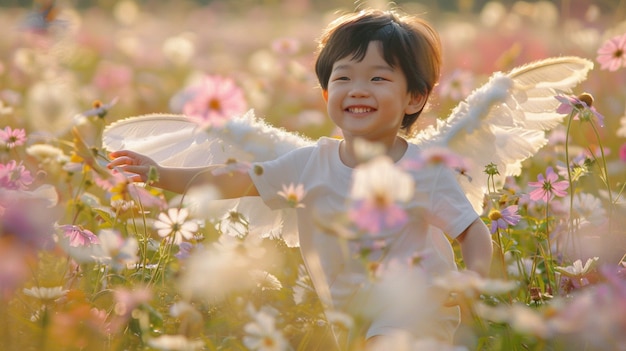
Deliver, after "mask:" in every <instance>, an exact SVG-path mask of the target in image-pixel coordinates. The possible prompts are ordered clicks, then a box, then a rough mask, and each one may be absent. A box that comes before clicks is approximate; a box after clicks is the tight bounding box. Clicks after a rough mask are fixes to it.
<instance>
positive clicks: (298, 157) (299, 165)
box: [249, 147, 310, 210]
mask: <svg viewBox="0 0 626 351" xmlns="http://www.w3.org/2000/svg"><path fill="white" fill-rule="evenodd" d="M309 149H310V147H304V148H300V149H296V150H293V151H291V152H288V153H287V154H285V155H283V156H281V157H279V158H277V159H274V160H271V161H265V162H258V163H253V167H252V168H251V169H250V171H249V174H250V178H252V182H253V183H254V185H255V187H256V188H257V191H258V192H259V195H260V197H261V199H262V200H263V202H265V204H266V205H267V206H268V207H269V208H271V209H273V210H276V209H280V208H285V207H286V206H287V202H286V201H285V199H284V198H282V197H281V196H280V195H278V192H279V191H281V190H282V189H283V186H288V185H289V184H292V183H293V184H297V183H299V180H300V178H301V172H302V170H303V169H304V165H305V163H306V161H307V160H308V156H309V154H310V150H309Z"/></svg>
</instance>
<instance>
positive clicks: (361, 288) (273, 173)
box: [110, 10, 492, 345]
mask: <svg viewBox="0 0 626 351" xmlns="http://www.w3.org/2000/svg"><path fill="white" fill-rule="evenodd" d="M440 64H441V54H440V43H439V38H438V36H437V34H436V33H435V31H434V30H433V29H432V28H431V27H430V26H429V25H428V24H427V23H425V22H424V21H422V20H420V19H418V18H415V17H410V16H399V15H397V14H395V13H392V12H384V11H377V10H368V11H361V12H359V13H354V14H349V15H345V16H343V17H341V18H339V19H338V20H336V21H334V22H333V23H331V24H330V25H329V27H328V28H327V30H326V31H325V32H324V33H323V35H322V37H321V39H320V45H319V55H318V58H317V62H316V67H315V69H316V73H317V76H318V79H319V82H320V85H321V88H322V94H323V97H324V99H325V101H326V102H327V110H328V115H329V116H330V118H331V119H332V120H333V122H334V123H335V124H336V125H337V126H338V128H340V129H341V131H342V134H343V137H344V139H343V140H338V139H330V138H321V139H320V140H319V141H318V142H317V144H316V145H313V146H308V147H303V148H300V149H297V150H294V151H293V152H290V153H288V154H286V155H284V156H282V157H280V158H278V159H276V160H272V161H268V162H263V163H259V164H258V166H259V167H260V168H261V169H262V170H263V171H262V172H256V173H255V172H254V171H250V172H249V173H238V172H234V173H231V174H217V175H213V174H212V172H211V171H210V170H211V169H212V168H215V167H219V166H210V167H207V168H193V169H176V168H164V167H161V166H159V165H157V164H156V163H155V162H154V161H152V160H151V159H149V158H147V157H145V156H143V155H139V154H137V153H134V152H131V151H118V152H114V153H112V154H111V157H112V158H113V160H112V161H111V164H110V166H111V167H121V168H122V169H123V170H124V171H125V172H129V173H131V174H133V175H132V176H131V179H133V180H136V181H145V180H146V178H147V174H148V171H149V169H150V167H156V169H157V171H158V173H159V181H158V184H156V185H157V186H159V187H162V188H164V189H168V190H172V191H177V192H183V191H185V189H186V188H187V187H188V185H189V183H192V184H206V183H210V184H213V185H215V186H217V187H218V188H219V189H221V191H222V195H223V196H224V197H225V198H233V197H242V196H260V197H261V198H262V199H263V201H264V202H265V203H266V204H267V205H268V206H269V207H270V208H280V207H285V206H287V203H286V201H285V199H284V198H283V197H282V196H280V195H279V194H278V193H279V192H280V191H281V190H282V189H283V186H284V185H286V184H302V185H303V186H304V190H305V192H306V196H304V198H303V199H302V204H303V205H304V206H303V207H300V208H298V209H297V212H298V230H299V237H300V246H301V252H302V255H303V259H304V262H305V264H306V267H307V269H308V271H309V274H310V275H311V278H312V281H313V284H314V287H315V289H316V291H317V292H318V294H319V296H320V298H321V299H322V301H323V302H324V303H325V304H326V307H327V308H329V309H334V310H338V311H343V312H346V313H349V314H350V315H352V316H355V317H357V318H359V320H363V321H364V322H363V326H364V328H363V330H362V331H359V332H357V334H359V333H362V335H357V337H361V336H362V337H365V338H366V339H367V340H368V344H370V345H372V344H374V343H380V342H381V341H385V338H386V337H391V335H393V334H394V333H395V332H396V331H401V332H406V333H410V334H411V335H413V336H414V337H415V338H436V339H439V340H443V341H451V340H452V337H453V334H454V331H455V328H456V326H457V324H458V309H457V308H456V307H454V308H451V307H444V306H443V304H444V302H443V301H444V300H445V298H446V297H445V296H437V294H436V292H435V291H434V290H433V289H427V290H424V291H426V293H424V291H421V292H419V293H418V291H413V290H411V291H400V292H398V291H396V292H395V295H394V292H393V290H394V285H391V287H389V286H387V287H381V285H380V284H379V283H380V282H382V281H385V283H388V282H390V281H391V282H393V284H395V283H400V284H401V285H397V286H398V287H401V286H407V285H406V284H404V285H402V284H403V283H406V282H407V281H408V282H410V281H411V279H417V280H419V279H423V277H424V276H426V277H428V278H427V279H425V280H424V281H418V282H417V283H418V284H420V287H428V286H429V284H430V282H431V278H432V276H436V275H441V274H445V273H446V272H448V271H450V270H453V269H455V264H454V259H453V256H452V250H451V246H450V244H449V242H448V241H447V240H446V238H445V237H444V235H443V232H445V233H446V234H447V235H448V236H449V237H450V238H454V239H456V240H458V242H459V244H460V247H461V251H462V254H463V259H464V262H465V265H466V267H467V268H468V269H469V270H473V271H475V272H477V273H479V274H481V275H483V276H485V275H487V274H488V270H489V266H490V261H491V254H492V246H491V237H490V235H489V231H488V229H487V228H486V226H485V225H484V224H483V222H482V221H481V220H480V218H479V217H478V215H477V214H476V213H475V211H474V210H473V209H472V206H471V205H470V203H469V202H468V200H467V199H466V197H465V195H464V193H463V192H462V190H461V189H460V187H459V185H458V184H457V182H456V179H455V175H454V174H453V172H452V171H450V170H449V169H446V168H445V167H444V166H432V167H425V168H423V169H420V170H419V171H412V172H410V174H411V176H412V177H413V180H414V183H415V187H416V188H415V192H414V193H415V195H414V196H413V197H412V198H411V200H409V201H407V202H406V203H405V204H404V208H403V210H404V211H405V212H406V213H407V214H408V221H407V222H406V224H403V225H402V226H400V227H399V228H393V230H391V229H388V230H383V233H382V234H380V235H379V236H378V237H376V238H375V240H371V237H369V238H357V239H345V238H342V237H341V236H338V235H336V234H335V233H332V231H329V229H328V228H329V226H328V225H327V224H328V223H333V221H334V219H336V218H339V217H341V215H342V214H345V213H346V212H347V210H348V208H347V206H348V205H347V203H348V200H349V196H350V188H351V182H352V174H353V170H354V169H355V167H358V166H359V164H360V160H359V158H358V157H357V156H358V155H357V150H356V148H355V144H356V143H357V140H358V139H364V140H367V141H369V142H375V143H379V144H382V145H384V146H385V149H386V156H387V157H389V158H390V159H391V160H392V161H393V162H394V163H395V164H400V163H402V162H404V161H407V160H410V159H412V158H415V157H417V156H418V155H419V149H418V147H417V146H416V145H414V144H410V143H408V142H407V141H406V140H405V139H404V138H402V137H401V136H399V135H398V134H399V132H400V131H401V130H409V129H410V128H411V126H412V125H413V123H414V122H415V120H416V119H417V117H418V116H419V114H420V113H421V111H422V109H423V108H424V105H425V104H426V101H427V99H428V97H429V95H430V92H431V91H432V89H433V87H434V85H435V84H436V82H437V80H438V77H439V70H440ZM253 169H254V168H253ZM256 169H259V168H258V167H256ZM259 173H260V174H259ZM344 218H345V217H344ZM348 228H354V227H350V226H348ZM435 228H438V229H435ZM357 236H358V235H357ZM364 247H366V248H368V256H367V258H368V259H367V261H368V262H370V263H371V262H376V264H377V265H378V266H384V267H387V268H389V267H396V268H397V267H398V266H402V267H403V268H402V269H399V270H391V269H390V270H388V271H393V272H402V273H401V274H400V275H399V276H396V277H395V278H394V279H391V280H386V279H385V278H384V277H383V278H380V277H374V278H373V275H372V269H371V265H370V264H368V263H364V260H363V259H362V258H363V248H364ZM407 262H409V263H407ZM403 265H404V266H403ZM384 272H385V271H384V270H383V274H384ZM424 273H426V274H425V275H424ZM408 286H411V285H408ZM399 289H401V288H399ZM431 290H432V291H431ZM381 291H384V292H387V293H389V294H388V295H385V294H380V292H381ZM412 294H415V296H414V297H413V296H412ZM361 318H362V319H361ZM353 337H354V336H353Z"/></svg>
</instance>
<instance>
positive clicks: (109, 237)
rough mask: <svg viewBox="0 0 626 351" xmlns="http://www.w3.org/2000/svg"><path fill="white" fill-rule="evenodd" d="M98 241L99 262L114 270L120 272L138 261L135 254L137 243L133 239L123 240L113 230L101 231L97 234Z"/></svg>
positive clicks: (137, 248)
mask: <svg viewBox="0 0 626 351" xmlns="http://www.w3.org/2000/svg"><path fill="white" fill-rule="evenodd" d="M98 238H99V239H100V248H101V253H100V254H99V255H100V260H101V261H102V262H103V263H105V264H107V265H109V266H111V267H112V268H113V269H114V270H121V269H123V268H125V267H127V266H129V265H132V264H135V263H137V262H138V261H139V257H138V256H137V252H138V251H139V243H138V242H137V239H135V238H134V237H132V236H131V237H128V238H124V237H122V235H121V234H120V233H119V232H118V231H116V230H113V229H103V230H101V231H100V233H99V234H98Z"/></svg>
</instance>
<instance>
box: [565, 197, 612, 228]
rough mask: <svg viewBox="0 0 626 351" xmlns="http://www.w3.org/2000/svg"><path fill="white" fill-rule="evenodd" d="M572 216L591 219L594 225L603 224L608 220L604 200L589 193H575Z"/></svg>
mask: <svg viewBox="0 0 626 351" xmlns="http://www.w3.org/2000/svg"><path fill="white" fill-rule="evenodd" d="M572 210H573V213H572V216H574V218H580V219H582V220H586V221H589V222H590V223H591V224H593V225H601V224H603V223H604V222H606V220H607V216H606V210H605V209H604V208H602V201H600V199H598V198H597V197H595V196H593V195H591V194H588V193H578V194H576V195H574V203H573V206H572Z"/></svg>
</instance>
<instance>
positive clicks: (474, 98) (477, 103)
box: [410, 57, 593, 213]
mask: <svg viewBox="0 0 626 351" xmlns="http://www.w3.org/2000/svg"><path fill="white" fill-rule="evenodd" d="M592 68H593V63H592V62H591V61H589V60H586V59H582V58H579V57H558V58H549V59H545V60H542V61H537V62H534V63H531V64H528V65H525V66H521V67H518V68H515V69H513V70H512V71H511V72H509V73H500V72H497V73H494V74H493V75H492V76H491V78H490V80H489V81H488V82H487V83H486V84H485V85H483V86H482V87H480V88H478V89H477V90H475V91H474V92H472V94H470V95H469V96H468V98H467V99H466V100H465V101H464V102H461V103H460V104H459V105H458V106H457V107H456V108H455V109H454V110H453V111H452V113H451V115H450V116H449V117H448V118H447V119H446V120H443V121H442V120H440V121H438V123H437V126H435V127H431V128H427V129H425V130H423V131H422V132H420V133H419V134H418V135H416V136H415V137H414V138H412V139H411V140H410V141H411V142H414V143H417V144H419V145H422V146H423V147H428V146H439V147H447V148H449V149H451V150H452V151H454V152H455V153H457V154H458V155H460V156H463V157H465V158H467V159H469V160H471V162H472V164H473V165H474V167H472V169H470V170H469V171H468V174H467V175H468V176H469V177H459V182H460V183H461V187H462V188H463V189H464V190H465V193H466V195H467V197H468V198H469V199H470V201H471V202H472V205H473V206H474V209H475V210H476V211H477V212H478V213H482V212H483V201H484V196H485V194H486V193H487V181H488V179H487V178H488V175H487V174H486V173H484V167H485V166H486V165H488V164H490V163H493V164H494V165H496V166H497V169H498V171H499V173H500V174H499V175H496V177H495V179H494V180H495V182H496V186H497V187H501V186H502V184H503V183H504V179H505V177H507V176H516V175H519V174H520V173H521V170H522V168H521V164H522V161H524V160H525V159H527V158H528V157H530V156H532V155H534V154H535V153H536V152H537V151H538V150H539V149H540V148H541V147H543V146H544V145H545V144H546V143H547V137H546V132H547V131H549V130H550V129H552V128H554V127H556V126H557V125H559V124H560V123H561V122H562V121H563V119H564V117H565V116H564V115H561V114H558V113H557V112H556V109H557V107H558V105H559V101H558V100H556V99H555V98H554V96H556V95H559V94H562V93H571V92H572V88H574V87H575V86H576V85H577V84H579V83H580V82H582V81H583V80H585V79H586V77H587V73H588V72H589V71H590V70H591V69H592ZM481 167H482V168H481Z"/></svg>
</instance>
